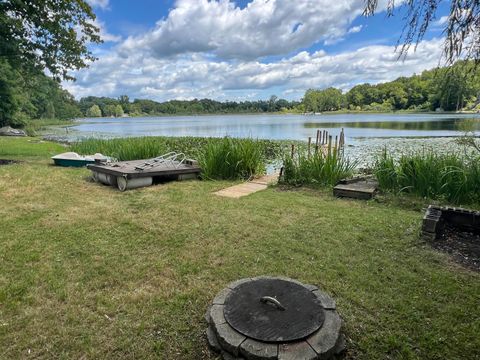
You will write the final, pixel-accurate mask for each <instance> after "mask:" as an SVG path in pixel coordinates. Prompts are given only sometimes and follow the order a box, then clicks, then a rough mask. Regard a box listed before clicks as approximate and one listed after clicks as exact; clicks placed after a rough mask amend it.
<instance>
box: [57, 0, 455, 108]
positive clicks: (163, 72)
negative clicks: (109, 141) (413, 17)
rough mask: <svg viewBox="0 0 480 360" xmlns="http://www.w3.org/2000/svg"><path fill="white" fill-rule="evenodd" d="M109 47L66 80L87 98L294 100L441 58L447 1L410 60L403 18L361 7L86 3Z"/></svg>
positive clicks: (308, 2) (142, 0) (282, 0)
mask: <svg viewBox="0 0 480 360" xmlns="http://www.w3.org/2000/svg"><path fill="white" fill-rule="evenodd" d="M89 3H90V4H91V5H92V7H93V9H94V11H95V13H96V14H97V20H96V24H97V25H98V26H99V27H100V28H101V35H102V37H103V38H104V40H105V42H104V43H103V44H101V45H98V46H92V47H91V49H92V51H93V52H94V53H95V55H96V56H97V57H98V60H97V61H96V62H95V63H93V64H91V66H90V67H89V68H88V69H84V70H81V71H78V72H76V73H74V75H75V76H76V78H77V81H76V82H75V83H71V82H69V83H64V86H65V87H66V88H67V89H68V90H70V91H71V92H72V93H73V94H74V95H75V96H76V97H77V98H80V97H82V96H88V95H95V96H112V97H117V96H119V95H122V94H126V95H128V96H130V98H132V99H133V98H150V99H154V100H158V101H165V100H169V99H193V98H204V97H208V98H213V99H218V100H227V99H228V100H249V99H266V98H268V97H269V96H270V95H273V94H275V95H277V96H279V97H283V98H287V99H300V98H301V97H302V95H303V93H304V92H305V90H307V89H308V88H326V87H329V86H335V87H338V88H341V89H342V90H348V89H349V88H351V87H352V86H354V85H356V84H358V83H363V82H371V83H378V82H383V81H389V80H393V79H395V78H396V77H398V76H408V75H411V74H413V73H419V72H421V71H423V70H425V69H429V68H432V67H435V66H437V65H438V64H439V61H440V59H441V49H442V23H443V22H444V20H445V16H446V14H447V13H448V7H449V2H444V3H443V4H442V5H441V7H440V11H439V12H438V14H437V15H438V16H437V21H436V22H435V23H434V24H433V25H432V26H431V29H430V31H429V32H428V33H427V34H426V36H425V38H424V39H423V41H422V42H421V43H420V44H419V46H418V49H417V51H416V52H415V53H413V52H412V53H411V54H409V56H408V57H407V59H406V60H404V61H398V60H397V58H398V54H396V53H395V51H394V50H395V44H396V43H397V41H398V39H399V37H400V35H401V32H402V27H403V15H404V14H403V13H402V11H401V9H400V11H397V12H396V13H395V16H393V17H387V15H386V12H385V11H382V9H385V7H386V0H385V1H380V2H379V8H380V11H379V12H378V13H377V14H376V15H375V16H373V17H369V18H365V17H363V16H362V10H363V5H364V2H363V0H336V1H335V2H332V1H331V0H296V1H292V0H252V1H247V0H238V1H233V0H218V1H215V0H211V1H208V0H176V1H173V0H160V1H159V0H157V1H155V0H137V1H131V0H89Z"/></svg>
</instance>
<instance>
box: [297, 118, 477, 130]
mask: <svg viewBox="0 0 480 360" xmlns="http://www.w3.org/2000/svg"><path fill="white" fill-rule="evenodd" d="M465 125H466V124H465V120H463V119H445V120H442V121H438V120H429V121H356V122H345V123H342V126H343V127H346V128H364V129H390V130H419V131H428V130H435V131H437V130H452V131H465ZM304 126H305V127H306V128H315V129H318V128H321V127H331V128H333V127H336V126H337V123H329V122H327V123H322V122H307V123H305V125H304ZM468 128H469V130H480V121H475V122H469V123H468Z"/></svg>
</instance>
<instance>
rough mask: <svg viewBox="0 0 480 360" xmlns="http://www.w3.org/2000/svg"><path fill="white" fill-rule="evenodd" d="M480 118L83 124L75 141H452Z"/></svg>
mask: <svg viewBox="0 0 480 360" xmlns="http://www.w3.org/2000/svg"><path fill="white" fill-rule="evenodd" d="M472 120H474V122H473V123H474V126H475V127H476V128H477V130H480V115H477V114H476V115H470V114H468V115H467V114H400V115H398V114H334V115H264V114H262V115H213V116H172V117H138V118H92V119H80V120H79V121H78V125H75V126H73V127H70V130H73V132H71V133H70V135H71V136H76V137H77V136H78V137H85V136H87V137H90V136H95V137H129V136H202V137H204V136H209V137H223V136H226V135H228V136H231V137H253V138H260V139H275V140H279V139H282V140H283V139H288V140H306V139H307V138H308V137H309V136H312V137H314V136H315V133H316V129H322V130H328V131H329V132H330V133H331V134H333V135H335V134H337V133H338V132H339V131H340V129H341V128H344V129H345V135H346V138H347V141H348V140H350V142H351V143H356V142H357V141H358V140H361V139H365V138H391V137H452V136H458V135H460V134H462V133H463V128H462V126H463V124H465V123H467V122H468V123H470V122H472Z"/></svg>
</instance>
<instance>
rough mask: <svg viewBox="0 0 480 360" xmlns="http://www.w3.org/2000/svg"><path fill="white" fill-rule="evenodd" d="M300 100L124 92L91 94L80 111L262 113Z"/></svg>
mask: <svg viewBox="0 0 480 360" xmlns="http://www.w3.org/2000/svg"><path fill="white" fill-rule="evenodd" d="M299 104H300V102H299V101H287V100H285V99H277V97H276V96H272V97H270V99H269V100H257V101H240V102H236V101H226V102H220V101H215V100H210V99H201V100H198V99H194V100H171V101H167V102H157V101H153V100H142V99H135V100H133V101H130V99H129V98H128V96H126V95H123V96H120V97H119V98H117V99H114V98H108V97H95V96H88V97H85V98H82V99H80V101H79V102H78V106H79V109H80V111H81V112H82V113H83V114H84V115H85V116H88V117H98V116H122V115H124V114H128V115H129V116H141V115H172V114H173V115H175V114H176V115H192V114H234V113H262V112H277V111H281V110H293V109H294V108H296V107H298V106H299Z"/></svg>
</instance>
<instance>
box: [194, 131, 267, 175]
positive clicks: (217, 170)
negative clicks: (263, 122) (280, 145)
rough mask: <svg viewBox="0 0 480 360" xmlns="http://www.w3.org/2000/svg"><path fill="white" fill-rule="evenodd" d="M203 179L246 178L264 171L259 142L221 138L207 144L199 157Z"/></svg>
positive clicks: (262, 155)
mask: <svg viewBox="0 0 480 360" xmlns="http://www.w3.org/2000/svg"><path fill="white" fill-rule="evenodd" d="M199 162H200V166H201V168H202V177H203V178H205V179H248V178H250V177H252V176H255V175H259V174H263V173H264V172H265V157H264V154H263V151H262V147H261V144H260V143H259V142H258V141H256V140H252V139H232V138H228V137H226V138H223V139H221V141H216V142H211V143H209V144H207V146H206V147H205V149H204V150H203V151H202V153H201V154H200V157H199Z"/></svg>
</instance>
